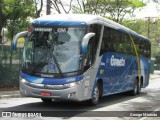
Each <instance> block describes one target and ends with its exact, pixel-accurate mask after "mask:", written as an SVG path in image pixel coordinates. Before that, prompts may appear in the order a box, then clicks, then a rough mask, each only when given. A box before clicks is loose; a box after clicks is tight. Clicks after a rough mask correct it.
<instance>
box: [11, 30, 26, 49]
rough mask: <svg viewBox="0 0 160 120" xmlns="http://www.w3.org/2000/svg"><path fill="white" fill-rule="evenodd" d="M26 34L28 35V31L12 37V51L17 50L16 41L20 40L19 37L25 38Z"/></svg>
mask: <svg viewBox="0 0 160 120" xmlns="http://www.w3.org/2000/svg"><path fill="white" fill-rule="evenodd" d="M27 34H28V31H23V32H20V33H17V34H16V35H15V36H14V37H13V42H12V49H13V50H16V48H17V41H18V39H19V38H21V37H26V36H27Z"/></svg>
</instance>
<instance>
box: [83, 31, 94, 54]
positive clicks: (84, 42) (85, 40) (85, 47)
mask: <svg viewBox="0 0 160 120" xmlns="http://www.w3.org/2000/svg"><path fill="white" fill-rule="evenodd" d="M93 36H95V33H87V34H86V35H85V36H84V37H83V40H82V45H81V49H82V53H86V52H87V48H88V42H89V40H90V38H91V37H93Z"/></svg>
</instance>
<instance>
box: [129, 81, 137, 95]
mask: <svg viewBox="0 0 160 120" xmlns="http://www.w3.org/2000/svg"><path fill="white" fill-rule="evenodd" d="M137 91H138V82H137V80H135V83H134V88H133V90H131V92H130V93H131V95H132V96H135V95H137Z"/></svg>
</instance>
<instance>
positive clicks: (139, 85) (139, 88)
mask: <svg viewBox="0 0 160 120" xmlns="http://www.w3.org/2000/svg"><path fill="white" fill-rule="evenodd" d="M140 93H141V84H137V94H140Z"/></svg>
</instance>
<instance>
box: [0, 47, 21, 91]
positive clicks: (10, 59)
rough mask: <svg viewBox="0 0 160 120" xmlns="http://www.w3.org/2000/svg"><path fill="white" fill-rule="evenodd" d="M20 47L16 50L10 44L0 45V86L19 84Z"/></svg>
mask: <svg viewBox="0 0 160 120" xmlns="http://www.w3.org/2000/svg"><path fill="white" fill-rule="evenodd" d="M21 56H22V49H21V48H18V49H17V50H16V51H13V50H12V49H11V45H0V88H5V87H17V86H19V71H20V67H21Z"/></svg>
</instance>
